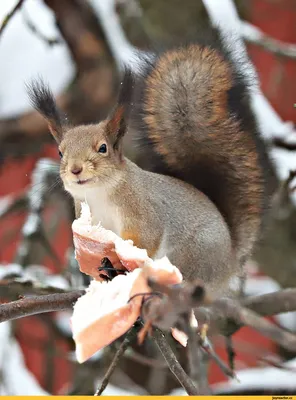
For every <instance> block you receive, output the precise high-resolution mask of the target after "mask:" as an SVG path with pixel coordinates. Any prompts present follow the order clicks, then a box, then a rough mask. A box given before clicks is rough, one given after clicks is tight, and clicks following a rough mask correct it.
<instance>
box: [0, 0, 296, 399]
mask: <svg viewBox="0 0 296 400" xmlns="http://www.w3.org/2000/svg"><path fill="white" fill-rule="evenodd" d="M14 7H16V9H15V12H14V13H13V14H12V11H13V9H14ZM210 20H211V21H212V22H214V23H219V25H220V26H221V29H223V30H224V31H225V32H227V31H229V32H231V33H232V34H233V35H236V36H237V38H238V39H237V40H236V42H235V43H236V44H235V45H237V46H238V49H237V50H238V51H239V52H240V53H244V52H245V51H247V53H248V55H249V57H250V58H251V61H252V63H253V64H254V67H255V69H256V71H257V74H258V89H257V91H256V92H254V94H253V106H254V109H255V112H256V115H257V118H258V122H259V125H260V129H261V131H262V134H263V135H264V137H265V138H266V145H267V146H268V148H269V151H270V154H271V156H272V158H273V160H274V165H275V169H276V172H277V176H278V179H279V189H278V191H277V193H276V195H275V197H274V199H273V207H272V210H271V212H270V215H269V220H268V229H267V232H266V235H265V238H264V240H263V242H262V243H261V245H260V247H259V248H258V250H257V252H256V254H255V256H254V259H253V260H252V261H251V262H249V264H248V276H247V279H246V282H245V284H244V295H246V296H248V295H256V294H262V293H269V292H273V291H276V290H278V289H279V288H281V287H282V288H287V287H295V286H296V245H295V244H296V209H295V204H296V203H295V196H294V193H293V190H294V187H293V180H292V175H291V176H290V179H289V178H288V177H289V173H290V171H292V170H294V169H296V153H295V149H296V131H295V122H296V3H295V0H237V1H232V0H204V1H202V0H199V1H196V0H185V1H184V0H170V1H168V0H62V1H59V0H43V1H42V0H23V1H14V0H1V2H0V27H1V28H0V164H1V165H0V220H1V224H0V263H1V265H0V300H1V302H2V303H3V302H7V301H10V300H15V299H17V298H19V296H21V295H24V294H27V293H35V294H45V293H53V292H57V291H63V290H69V289H73V288H79V287H81V286H82V285H83V284H84V281H83V277H82V276H81V274H80V272H79V270H78V267H77V264H76V261H75V259H74V257H73V248H72V236H71V221H72V220H73V218H74V210H73V206H72V202H71V199H70V198H69V196H67V195H66V194H65V193H64V191H63V189H62V186H61V184H60V181H59V179H58V154H57V149H56V146H55V144H54V143H53V141H52V139H51V136H50V135H49V133H48V131H47V126H46V124H45V122H44V121H43V120H42V118H41V117H40V116H38V115H37V114H36V113H35V112H34V111H33V110H32V109H31V107H30V105H29V102H28V98H27V96H26V93H25V82H28V81H30V79H32V78H34V77H36V76H42V77H43V78H45V80H46V81H48V82H49V84H50V86H51V88H52V90H53V92H54V94H55V95H56V96H57V99H58V103H59V105H60V106H61V107H62V109H63V110H64V111H65V112H66V113H67V115H68V117H69V119H70V120H71V121H72V122H74V123H90V122H95V121H100V120H101V119H102V118H104V117H105V116H106V114H107V113H108V111H109V110H110V107H111V106H112V105H113V102H114V99H115V96H116V92H117V87H118V81H119V76H120V75H119V74H120V68H121V65H122V63H123V62H128V63H131V64H132V65H133V63H134V60H135V58H134V51H135V49H138V50H142V51H146V50H147V49H150V48H151V47H155V46H157V45H161V46H163V45H166V44H171V43H174V41H176V40H178V42H179V41H180V38H184V40H185V39H186V37H191V38H192V37H194V35H195V33H197V32H198V31H199V30H201V29H203V27H206V26H207V24H209V21H210ZM293 43H294V44H293ZM250 68H252V67H251V65H250ZM129 143H130V142H129V138H127V141H126V153H127V155H128V156H129V157H130V158H132V159H133V153H132V150H131V147H130V146H129ZM294 185H295V182H294ZM69 317H70V313H67V312H63V313H61V312H60V313H51V314H41V315H37V316H34V317H30V318H24V319H20V320H16V321H13V322H5V323H1V324H0V393H1V394H2V395H38V394H93V393H94V390H95V387H96V386H97V385H98V383H99V381H100V380H101V379H102V377H103V375H104V372H105V371H106V368H107V367H108V365H109V363H110V359H111V358H110V357H111V355H112V354H113V353H112V352H113V351H114V348H115V347H116V343H115V344H114V345H113V346H109V347H108V348H107V349H105V350H104V351H101V352H100V353H98V354H97V355H96V356H94V357H93V358H92V359H91V360H90V361H88V362H87V363H85V364H83V365H78V364H77V362H76V360H75V356H74V350H75V348H74V343H73V341H72V338H71V330H70V325H69ZM273 321H275V322H276V323H277V324H280V325H281V326H282V327H284V328H285V329H287V330H290V331H293V332H295V331H296V315H295V314H294V313H288V314H281V315H279V316H278V317H277V318H273ZM233 342H234V349H235V352H236V354H237V356H236V369H237V371H238V377H239V379H240V381H241V382H240V383H237V382H233V381H228V380H227V379H226V378H225V377H224V376H223V374H222V373H221V371H220V370H219V369H218V367H217V366H216V365H212V364H210V367H209V383H210V384H211V388H212V389H213V390H214V392H215V393H237V394H251V393H252V394H255V393H258V394H263V393H269V392H270V393H274V391H277V392H280V393H281V394H284V393H293V392H294V393H295V391H296V379H295V378H296V372H295V371H296V358H295V357H296V354H290V353H288V352H287V351H284V350H283V349H281V348H279V347H278V346H276V345H275V344H274V343H273V342H271V341H269V340H268V339H266V338H265V337H263V336H261V335H259V334H258V333H256V332H255V331H252V330H251V329H248V328H243V329H241V330H240V331H238V332H237V333H236V334H235V335H234V337H233ZM214 344H215V348H216V350H217V353H218V354H219V355H220V356H221V357H222V358H224V359H226V352H225V344H224V342H223V341H221V340H220V339H219V338H218V339H217V340H216V341H215V342H214ZM104 393H105V394H147V393H152V394H168V393H175V394H177V393H178V394H182V391H181V390H180V389H179V388H178V383H177V382H176V381H175V380H174V379H173V377H172V376H171V374H170V372H169V371H168V369H167V367H166V365H165V363H164V362H163V360H162V359H161V358H160V357H159V356H157V355H156V358H155V359H154V360H152V361H151V359H150V358H147V357H145V356H143V355H139V354H138V353H136V351H135V350H132V349H129V350H128V351H127V352H126V353H125V356H124V357H123V359H122V360H121V362H120V364H119V367H118V368H117V369H116V372H115V373H114V375H113V377H112V379H111V383H110V385H109V386H108V387H107V389H106V391H105V392H104Z"/></svg>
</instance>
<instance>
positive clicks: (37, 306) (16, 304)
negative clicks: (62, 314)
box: [0, 290, 85, 322]
mask: <svg viewBox="0 0 296 400" xmlns="http://www.w3.org/2000/svg"><path fill="white" fill-rule="evenodd" d="M84 293H85V292H84V290H76V291H73V292H68V293H58V294H48V295H44V296H34V297H28V298H23V299H21V300H17V301H12V302H10V303H7V304H1V305H0V322H4V321H11V320H13V319H17V318H23V317H28V316H30V315H35V314H41V313H45V312H52V311H63V310H69V309H71V308H72V307H73V304H74V303H75V302H76V301H77V299H78V298H79V297H80V296H82V295H83V294H84Z"/></svg>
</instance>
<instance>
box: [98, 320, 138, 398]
mask: <svg viewBox="0 0 296 400" xmlns="http://www.w3.org/2000/svg"><path fill="white" fill-rule="evenodd" d="M135 331H136V328H135V327H134V326H133V327H132V328H131V329H130V330H129V331H128V333H127V334H126V336H125V338H124V340H123V341H122V342H121V344H120V346H119V349H118V350H117V351H116V353H115V356H114V358H113V360H112V362H111V364H110V365H109V368H108V369H107V372H106V374H105V375H104V378H103V381H102V383H101V385H100V386H99V387H98V389H97V391H96V393H95V396H101V394H102V393H103V392H104V390H105V389H106V387H107V385H108V383H109V380H110V377H111V375H112V374H113V372H114V370H115V368H116V366H117V364H118V362H119V360H120V358H121V357H122V356H123V354H124V352H125V351H126V349H127V348H128V347H129V346H130V344H131V341H132V340H133V339H134V338H135V337H136V333H135Z"/></svg>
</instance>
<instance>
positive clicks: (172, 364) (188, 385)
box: [151, 328, 200, 396]
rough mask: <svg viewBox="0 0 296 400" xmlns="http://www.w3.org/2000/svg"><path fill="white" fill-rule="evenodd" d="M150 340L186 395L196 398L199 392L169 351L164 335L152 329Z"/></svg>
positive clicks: (156, 329) (170, 350) (171, 351)
mask: <svg viewBox="0 0 296 400" xmlns="http://www.w3.org/2000/svg"><path fill="white" fill-rule="evenodd" d="M151 337H152V339H153V340H154V342H155V343H156V344H157V346H158V348H159V350H160V352H161V353H162V355H163V357H164V358H165V360H166V362H167V364H168V367H169V369H170V370H171V372H172V373H173V374H174V375H175V377H176V378H177V379H178V381H179V382H180V384H181V385H182V387H183V388H184V390H185V391H186V392H187V394H188V395H192V396H198V395H199V394H200V393H199V390H198V388H197V387H196V385H195V384H194V383H193V381H192V379H191V378H189V376H188V375H187V374H186V372H185V371H184V369H183V368H182V366H181V364H180V363H179V361H178V360H177V358H176V356H175V354H174V352H173V350H172V349H171V347H170V345H169V344H168V342H167V340H166V338H165V336H164V334H163V333H162V332H161V331H160V330H159V329H158V328H154V329H153V334H152V336H151Z"/></svg>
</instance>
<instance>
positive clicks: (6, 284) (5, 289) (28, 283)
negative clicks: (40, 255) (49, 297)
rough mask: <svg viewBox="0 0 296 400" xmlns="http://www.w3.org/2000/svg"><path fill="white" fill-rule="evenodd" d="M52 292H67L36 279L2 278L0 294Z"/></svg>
mask: <svg viewBox="0 0 296 400" xmlns="http://www.w3.org/2000/svg"><path fill="white" fill-rule="evenodd" d="M50 293H65V290H63V289H59V288H57V287H54V286H48V285H43V284H41V283H38V282H36V281H32V280H24V279H22V278H20V279H18V278H17V279H1V280H0V296H1V298H3V297H4V298H6V297H8V298H12V295H14V296H24V295H26V294H34V295H45V294H50Z"/></svg>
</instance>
